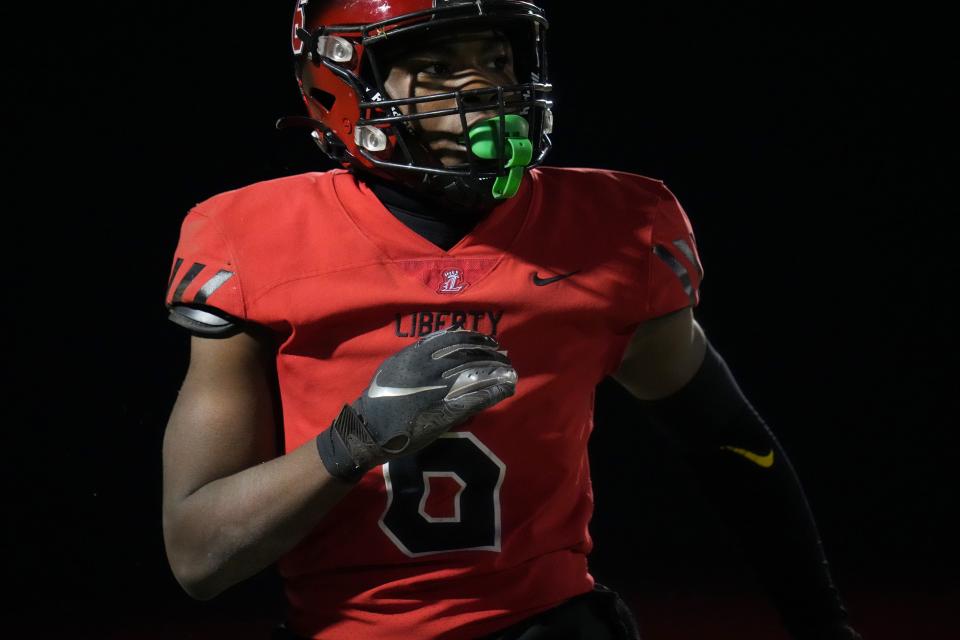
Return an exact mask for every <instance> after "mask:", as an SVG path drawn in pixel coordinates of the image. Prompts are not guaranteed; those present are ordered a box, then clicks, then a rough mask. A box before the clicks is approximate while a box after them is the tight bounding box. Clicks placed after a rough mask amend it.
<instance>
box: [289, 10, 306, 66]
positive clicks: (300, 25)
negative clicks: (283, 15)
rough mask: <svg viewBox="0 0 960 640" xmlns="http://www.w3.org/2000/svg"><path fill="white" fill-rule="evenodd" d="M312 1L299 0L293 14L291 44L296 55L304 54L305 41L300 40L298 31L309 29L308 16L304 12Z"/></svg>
mask: <svg viewBox="0 0 960 640" xmlns="http://www.w3.org/2000/svg"><path fill="white" fill-rule="evenodd" d="M309 1H310V0H299V1H298V2H297V9H296V11H295V12H294V14H293V30H292V32H291V33H290V40H291V44H292V45H293V53H294V54H295V55H300V54H301V53H303V40H301V39H300V36H298V35H297V29H306V28H307V16H306V12H305V11H304V9H303V8H304V6H306V4H307V2H309Z"/></svg>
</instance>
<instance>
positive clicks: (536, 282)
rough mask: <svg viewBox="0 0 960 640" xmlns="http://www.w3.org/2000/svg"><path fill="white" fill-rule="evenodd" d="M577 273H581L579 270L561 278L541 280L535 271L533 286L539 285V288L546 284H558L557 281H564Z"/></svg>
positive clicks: (554, 277)
mask: <svg viewBox="0 0 960 640" xmlns="http://www.w3.org/2000/svg"><path fill="white" fill-rule="evenodd" d="M575 273H580V269H577V270H576V271H571V272H570V273H564V274H561V275H559V276H553V277H552V278H541V277H540V276H538V275H537V272H536V271H534V272H533V284H535V285H537V286H538V287H542V286H543V285H545V284H550V283H551V282H556V281H557V280H563V279H564V278H569V277H570V276H572V275H573V274H575Z"/></svg>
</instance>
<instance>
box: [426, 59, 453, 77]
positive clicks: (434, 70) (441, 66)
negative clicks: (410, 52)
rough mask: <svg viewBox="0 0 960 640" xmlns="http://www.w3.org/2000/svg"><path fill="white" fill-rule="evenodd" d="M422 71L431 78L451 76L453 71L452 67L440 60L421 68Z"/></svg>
mask: <svg viewBox="0 0 960 640" xmlns="http://www.w3.org/2000/svg"><path fill="white" fill-rule="evenodd" d="M420 71H421V72H422V73H426V74H429V75H431V76H445V75H447V74H449V73H450V72H451V71H452V69H451V67H450V65H448V64H447V63H445V62H442V61H440V60H434V61H431V62H430V63H428V64H426V65H425V66H423V67H421V68H420Z"/></svg>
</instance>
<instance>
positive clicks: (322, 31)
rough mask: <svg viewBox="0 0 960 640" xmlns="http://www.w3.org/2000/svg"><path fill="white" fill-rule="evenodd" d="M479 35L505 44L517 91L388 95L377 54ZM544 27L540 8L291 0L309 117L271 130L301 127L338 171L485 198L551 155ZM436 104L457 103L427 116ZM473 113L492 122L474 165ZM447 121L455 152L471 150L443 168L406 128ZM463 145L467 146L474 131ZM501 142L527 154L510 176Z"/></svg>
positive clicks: (449, 1)
mask: <svg viewBox="0 0 960 640" xmlns="http://www.w3.org/2000/svg"><path fill="white" fill-rule="evenodd" d="M486 26H489V27H491V28H494V29H496V30H498V31H499V32H500V33H502V34H504V35H505V36H506V37H507V38H509V40H510V43H511V45H512V47H513V58H514V70H515V73H516V79H517V84H514V85H510V86H492V87H489V88H482V89H472V90H463V91H461V90H457V91H449V92H445V93H433V94H430V95H427V96H417V97H399V98H396V99H392V98H391V97H390V96H389V95H388V93H387V91H386V89H385V88H384V80H385V77H384V72H385V69H384V68H383V62H382V59H380V60H378V55H379V54H381V53H383V54H384V55H386V51H388V50H390V49H391V47H394V46H395V45H403V44H404V43H410V42H417V41H419V40H422V39H423V38H424V36H426V35H432V34H434V33H438V32H443V31H444V30H447V29H465V28H468V29H476V28H483V27H486ZM547 26H548V25H547V20H546V17H545V16H544V13H543V10H542V9H541V8H540V7H538V6H536V5H535V4H533V3H531V2H519V1H515V0H490V1H482V0H477V1H474V2H467V1H463V0H460V1H458V0H446V1H445V0H297V2H296V8H295V11H294V16H293V29H292V34H291V36H292V46H293V53H294V56H295V69H296V76H297V82H298V83H299V85H300V91H301V94H302V95H303V100H304V103H305V104H306V107H307V111H308V113H309V114H310V117H309V118H304V117H298V116H293V117H288V118H282V119H281V120H280V121H279V122H278V127H284V126H290V125H307V126H309V127H310V128H312V129H313V132H312V135H313V137H314V139H315V140H316V142H317V144H318V145H319V146H320V148H321V149H323V151H324V152H325V153H326V154H327V155H329V156H330V157H331V158H333V159H334V160H336V161H337V162H339V163H341V165H342V166H343V167H345V168H352V169H354V170H361V171H365V172H368V173H371V174H374V175H375V176H379V177H381V178H386V179H388V180H391V181H396V182H401V183H404V184H406V185H408V186H413V187H415V188H417V189H418V190H420V191H430V190H431V187H432V188H435V189H437V190H439V191H442V192H444V193H447V194H449V193H451V192H452V191H456V190H457V189H459V190H461V191H462V190H464V189H465V190H467V191H475V192H489V191H490V185H491V184H492V181H493V180H494V179H497V178H499V179H501V180H503V179H505V177H506V176H508V175H511V176H513V175H514V174H516V173H517V172H522V169H524V170H525V169H526V168H529V167H533V166H537V165H539V164H540V163H541V162H542V161H543V159H544V157H545V156H546V154H547V152H548V151H549V149H550V146H551V142H550V133H551V131H552V128H553V114H552V112H551V107H552V105H553V103H552V102H551V101H550V100H549V99H548V98H549V95H550V92H551V85H550V84H549V83H548V81H547V58H546V49H545V44H546V43H545V35H546V30H547ZM378 62H379V64H378ZM305 80H306V82H305ZM438 100H446V101H450V100H455V104H456V107H455V108H430V107H429V103H430V102H436V101H438ZM425 103H426V105H427V106H426V110H423V109H424V108H425V107H424V105H425ZM414 104H415V105H418V107H416V108H415V109H413V110H410V111H409V112H408V113H406V114H404V113H403V112H402V110H401V109H400V108H399V107H401V106H403V105H414ZM479 111H485V112H488V113H497V114H499V115H498V116H497V117H495V118H492V119H490V120H489V121H488V124H489V125H490V126H489V127H488V129H487V138H488V144H487V145H486V147H485V148H486V155H482V156H478V155H476V154H477V153H478V152H477V150H478V149H480V148H481V147H479V146H473V147H470V146H469V145H467V144H466V132H467V130H468V127H467V114H468V113H475V112H479ZM454 113H459V116H460V122H461V123H462V126H463V131H464V135H463V136H462V137H461V143H462V144H464V146H468V148H471V149H472V151H469V152H468V153H467V158H468V163H466V164H458V165H455V166H444V165H443V164H442V163H441V162H439V160H437V159H436V158H435V157H434V155H433V154H432V153H431V152H430V151H429V150H428V149H427V148H426V146H425V145H424V144H423V143H422V142H421V141H420V140H419V138H418V137H417V136H416V135H415V127H414V126H412V125H413V121H415V120H423V119H426V118H436V117H443V116H449V115H451V114H454ZM473 117H476V116H473ZM518 123H519V126H520V131H519V133H518V130H517V126H516V125H517V124H518ZM504 132H506V133H504ZM470 136H471V138H470V139H471V141H472V140H473V130H472V129H471V133H470ZM508 136H510V137H517V136H520V137H524V136H525V137H526V139H527V140H529V143H526V142H524V144H525V145H527V147H528V149H529V151H528V152H526V153H525V155H524V154H520V155H522V159H520V160H518V159H517V158H516V157H514V159H513V166H514V169H512V171H513V174H511V173H510V172H511V170H510V169H509V168H508V166H509V161H510V158H511V157H512V156H515V155H517V154H516V152H515V149H516V147H515V146H512V144H513V143H510V144H508V142H509V141H508V140H507V139H506V138H507V137H508ZM517 164H522V165H523V167H522V169H521V167H518V166H516V165H517ZM452 186H456V187H457V189H451V187H452ZM498 197H503V196H502V194H501V195H500V196H498Z"/></svg>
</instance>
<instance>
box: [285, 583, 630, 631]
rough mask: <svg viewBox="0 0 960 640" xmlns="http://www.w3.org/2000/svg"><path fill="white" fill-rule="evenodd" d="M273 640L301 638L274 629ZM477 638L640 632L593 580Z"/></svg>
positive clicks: (626, 612)
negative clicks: (586, 586)
mask: <svg viewBox="0 0 960 640" xmlns="http://www.w3.org/2000/svg"><path fill="white" fill-rule="evenodd" d="M272 640H302V639H301V638H299V637H298V636H296V635H294V634H292V633H290V632H289V631H287V630H285V629H277V630H276V631H274V634H273V639H272ZM477 640H640V632H639V631H638V629H637V622H636V619H634V617H633V613H631V612H630V608H629V607H628V606H627V604H626V603H625V602H624V601H623V599H622V598H621V597H620V595H619V594H618V593H617V592H616V591H613V590H612V589H610V588H608V587H605V586H604V585H602V584H600V583H599V582H596V583H594V587H593V591H588V592H586V593H581V594H580V595H578V596H574V597H573V598H570V599H569V600H566V601H565V602H563V603H561V604H559V605H557V606H556V607H554V608H552V609H547V610H546V611H541V612H540V613H538V614H536V615H535V616H531V617H529V618H527V619H526V620H521V621H520V622H517V623H514V624H512V625H510V626H509V627H507V628H506V629H501V630H499V631H497V632H495V633H492V634H490V635H486V636H483V637H482V638H477Z"/></svg>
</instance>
